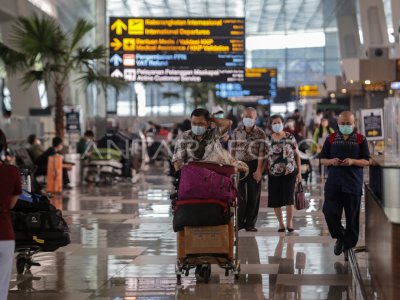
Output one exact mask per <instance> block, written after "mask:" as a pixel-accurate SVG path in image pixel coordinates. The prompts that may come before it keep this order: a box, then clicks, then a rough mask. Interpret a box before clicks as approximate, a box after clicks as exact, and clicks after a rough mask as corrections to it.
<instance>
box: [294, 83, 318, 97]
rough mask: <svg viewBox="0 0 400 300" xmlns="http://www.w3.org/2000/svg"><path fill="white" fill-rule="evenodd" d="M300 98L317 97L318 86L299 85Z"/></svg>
mask: <svg viewBox="0 0 400 300" xmlns="http://www.w3.org/2000/svg"><path fill="white" fill-rule="evenodd" d="M299 96H300V97H319V96H320V93H319V89H318V85H301V86H300V87H299Z"/></svg>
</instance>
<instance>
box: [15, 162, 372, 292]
mask: <svg viewBox="0 0 400 300" xmlns="http://www.w3.org/2000/svg"><path fill="white" fill-rule="evenodd" d="M164 173H165V171H164V169H163V168H161V167H160V166H159V167H154V168H151V169H150V171H148V172H146V173H145V174H144V175H143V176H142V177H141V179H140V181H139V182H138V183H136V184H134V185H132V184H128V183H119V184H115V185H113V186H110V187H84V188H81V189H79V190H74V191H71V192H70V193H68V194H65V195H64V198H63V199H58V200H57V199H56V200H54V203H55V205H57V206H58V207H62V209H63V211H64V212H63V213H64V216H65V218H66V219H67V221H68V223H69V226H70V230H71V238H72V243H71V244H70V245H69V246H67V247H64V248H60V249H59V250H57V251H56V252H54V253H39V254H37V255H36V256H35V258H36V260H37V261H38V262H40V263H41V266H40V267H32V269H31V270H30V271H27V272H25V274H23V275H17V274H16V272H15V270H14V271H13V276H12V282H11V286H10V289H11V291H10V296H9V299H18V300H24V299H41V300H42V299H43V300H47V299H60V300H61V299H71V300H81V299H93V300H94V299H96V300H103V299H113V300H120V299H157V300H158V299H230V300H231V299H352V294H353V292H354V291H353V290H352V276H351V274H350V273H349V272H350V271H349V269H350V268H349V266H348V265H347V264H346V263H345V262H344V258H343V256H340V257H337V256H335V255H334V254H333V245H334V241H333V240H332V239H331V238H330V237H329V234H328V230H327V226H326V224H325V221H324V218H323V215H322V213H321V208H322V196H323V195H322V185H320V184H313V185H312V186H311V187H309V188H308V194H307V195H308V197H309V198H310V199H311V207H310V209H308V210H307V211H306V212H303V211H297V212H296V213H295V229H296V231H295V232H294V233H292V234H288V233H286V234H284V233H278V232H277V226H278V224H277V221H276V219H275V216H274V214H273V211H272V210H271V209H268V208H267V207H266V201H267V197H266V192H265V188H264V190H263V194H262V207H261V209H260V215H259V221H258V228H259V231H258V232H257V233H250V232H240V253H239V255H240V259H241V262H242V275H241V278H240V280H239V282H238V283H235V282H234V280H233V278H232V277H225V276H224V272H223V270H221V269H218V267H217V266H215V267H213V270H212V276H211V280H210V283H209V284H204V283H196V280H195V279H194V276H193V274H191V275H190V276H189V277H184V278H183V284H182V286H181V287H177V286H176V278H175V271H174V270H175V269H174V268H175V266H174V264H175V257H176V235H175V233H174V232H173V231H172V225H171V220H172V218H171V211H170V205H169V193H170V191H171V188H172V185H171V179H170V178H169V177H168V176H166V175H163V174H164ZM362 224H364V220H363V217H362ZM360 238H361V240H360V242H359V244H361V245H363V244H364V240H363V234H362V235H361V237H360ZM299 253H304V255H305V257H306V261H305V264H304V265H301V264H300V261H299V260H298V259H297V257H299V255H301V254H299Z"/></svg>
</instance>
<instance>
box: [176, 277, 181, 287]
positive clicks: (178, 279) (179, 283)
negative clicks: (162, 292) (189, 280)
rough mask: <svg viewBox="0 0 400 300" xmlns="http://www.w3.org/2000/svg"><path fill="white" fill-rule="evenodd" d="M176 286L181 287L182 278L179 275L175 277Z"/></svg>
mask: <svg viewBox="0 0 400 300" xmlns="http://www.w3.org/2000/svg"><path fill="white" fill-rule="evenodd" d="M176 284H177V285H182V276H181V275H176Z"/></svg>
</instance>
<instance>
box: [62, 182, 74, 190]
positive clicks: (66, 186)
mask: <svg viewBox="0 0 400 300" xmlns="http://www.w3.org/2000/svg"><path fill="white" fill-rule="evenodd" d="M63 190H64V191H70V190H72V187H71V186H70V185H69V184H66V185H64V186H63Z"/></svg>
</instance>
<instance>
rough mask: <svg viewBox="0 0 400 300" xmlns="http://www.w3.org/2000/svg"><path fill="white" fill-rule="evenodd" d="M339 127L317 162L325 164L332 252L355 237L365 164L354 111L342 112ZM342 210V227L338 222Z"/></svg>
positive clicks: (364, 148) (364, 144)
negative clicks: (334, 241)
mask: <svg viewBox="0 0 400 300" xmlns="http://www.w3.org/2000/svg"><path fill="white" fill-rule="evenodd" d="M338 125H339V130H338V131H337V132H335V133H333V134H331V135H330V136H329V137H328V138H327V139H326V141H325V143H324V146H323V148H322V151H321V153H320V160H321V164H322V165H325V166H328V178H327V181H326V183H325V202H324V207H323V213H324V215H325V220H326V223H327V224H328V228H329V232H330V234H331V236H332V238H334V239H337V241H336V244H335V248H334V253H335V254H336V255H340V254H341V253H342V252H344V253H345V257H346V258H347V250H349V249H351V248H353V247H354V246H355V245H356V244H357V241H358V234H359V219H360V204H361V195H362V186H363V167H367V166H368V165H369V149H368V143H367V140H366V138H365V137H364V136H362V135H361V134H358V133H356V132H355V131H354V127H355V120H354V115H353V113H351V112H350V111H345V112H342V113H341V114H340V115H339V118H338ZM343 210H344V212H345V216H346V228H344V227H343V225H342V213H343Z"/></svg>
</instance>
